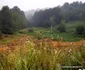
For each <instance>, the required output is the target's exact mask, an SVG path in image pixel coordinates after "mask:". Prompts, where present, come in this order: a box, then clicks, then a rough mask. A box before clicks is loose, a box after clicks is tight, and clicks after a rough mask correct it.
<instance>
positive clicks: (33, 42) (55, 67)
mask: <svg viewBox="0 0 85 70" xmlns="http://www.w3.org/2000/svg"><path fill="white" fill-rule="evenodd" d="M84 44H85V42H84V41H80V42H66V43H65V42H62V41H52V40H51V39H49V38H45V39H41V40H37V39H34V38H32V37H28V36H23V37H22V38H20V39H19V40H18V41H16V44H14V45H13V44H11V45H7V47H4V48H1V49H0V70H63V69H62V68H61V66H83V68H84V67H85V45H84ZM14 46H15V48H14ZM64 70H65V69H64ZM66 70H67V69H66ZM68 70H69V69H68ZM72 70H73V69H72Z"/></svg>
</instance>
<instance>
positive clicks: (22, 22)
mask: <svg viewBox="0 0 85 70" xmlns="http://www.w3.org/2000/svg"><path fill="white" fill-rule="evenodd" d="M25 27H27V21H26V18H25V15H24V12H23V11H21V10H20V9H19V8H18V7H17V6H15V7H13V8H12V9H9V7H8V6H3V8H2V10H1V11H0V31H1V32H2V33H4V34H13V33H14V32H16V31H17V30H20V29H23V28H25Z"/></svg>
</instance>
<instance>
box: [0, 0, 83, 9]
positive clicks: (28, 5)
mask: <svg viewBox="0 0 85 70" xmlns="http://www.w3.org/2000/svg"><path fill="white" fill-rule="evenodd" d="M73 1H82V2H85V0H0V9H1V8H2V6H5V5H8V6H9V7H10V8H12V7H13V6H18V7H19V8H20V9H21V10H23V11H27V10H31V9H37V8H49V7H55V6H58V5H63V4H64V3H65V2H69V3H72V2H73Z"/></svg>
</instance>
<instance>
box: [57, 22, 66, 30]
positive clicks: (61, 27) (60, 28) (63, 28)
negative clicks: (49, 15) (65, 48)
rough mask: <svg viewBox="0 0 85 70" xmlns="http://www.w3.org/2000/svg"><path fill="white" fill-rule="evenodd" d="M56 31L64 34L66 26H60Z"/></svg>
mask: <svg viewBox="0 0 85 70" xmlns="http://www.w3.org/2000/svg"><path fill="white" fill-rule="evenodd" d="M57 29H58V30H59V31H60V32H66V25H65V24H60V25H59V26H58V28H57Z"/></svg>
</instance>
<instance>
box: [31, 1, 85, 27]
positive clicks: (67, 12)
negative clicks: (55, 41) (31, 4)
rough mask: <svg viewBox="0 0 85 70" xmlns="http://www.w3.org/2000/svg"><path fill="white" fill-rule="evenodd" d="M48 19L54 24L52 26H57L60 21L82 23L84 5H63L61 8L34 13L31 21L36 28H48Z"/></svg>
mask: <svg viewBox="0 0 85 70" xmlns="http://www.w3.org/2000/svg"><path fill="white" fill-rule="evenodd" d="M53 16H54V17H53ZM50 17H53V19H54V21H53V22H55V24H53V26H55V25H57V24H59V23H60V22H61V20H65V21H66V22H70V21H84V20H85V3H82V2H73V3H71V4H69V3H65V4H64V5H63V6H57V7H54V8H49V9H45V10H40V11H36V12H35V14H34V16H33V19H32V22H33V25H34V26H38V27H50V26H51V24H50V20H49V18H50Z"/></svg>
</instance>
